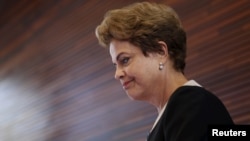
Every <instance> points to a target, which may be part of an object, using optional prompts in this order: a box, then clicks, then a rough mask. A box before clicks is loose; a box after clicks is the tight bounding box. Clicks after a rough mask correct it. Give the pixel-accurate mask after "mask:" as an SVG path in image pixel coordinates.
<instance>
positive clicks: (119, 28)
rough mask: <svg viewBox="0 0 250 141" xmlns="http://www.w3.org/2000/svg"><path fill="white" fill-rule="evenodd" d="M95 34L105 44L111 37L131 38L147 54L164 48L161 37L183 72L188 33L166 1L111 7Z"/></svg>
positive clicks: (106, 45)
mask: <svg viewBox="0 0 250 141" xmlns="http://www.w3.org/2000/svg"><path fill="white" fill-rule="evenodd" d="M96 36H97V38H98V40H99V43H100V45H102V46H104V47H108V46H109V44H110V42H111V40H112V39H116V40H122V41H129V42H130V43H132V44H134V45H135V46H137V47H139V48H140V49H141V50H142V52H143V54H144V55H145V56H147V53H150V52H158V53H160V52H162V48H161V46H160V45H159V43H158V41H164V42H165V43H166V44H167V46H168V52H169V55H170V59H171V60H172V61H173V64H174V68H175V69H176V70H177V71H181V72H182V73H184V68H185V58H186V33H185V31H184V29H183V28H182V24H181V21H180V19H179V17H178V15H177V14H176V12H175V11H174V10H173V9H172V8H171V7H169V6H167V5H164V4H157V3H150V2H141V3H134V4H131V5H129V6H126V7H123V8H121V9H114V10H110V11H108V12H107V13H106V14H105V16H104V20H103V21H102V23H101V24H100V25H99V26H97V28H96Z"/></svg>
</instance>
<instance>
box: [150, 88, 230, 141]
mask: <svg viewBox="0 0 250 141" xmlns="http://www.w3.org/2000/svg"><path fill="white" fill-rule="evenodd" d="M211 124H220V125H221V124H234V123H233V120H232V118H231V117H230V114H229V113H228V111H227V109H226V107H225V106H224V104H223V103H222V102H221V101H220V99H219V98H218V97H216V96H215V95H214V94H212V93H211V92H209V91H207V90H206V89H204V88H202V87H198V86H182V87H180V88H178V89H177V90H176V91H175V92H174V93H173V94H172V96H171V97H170V99H169V101H168V104H167V106H166V109H165V111H164V112H163V114H162V116H161V118H160V119H159V121H158V123H157V124H156V126H155V127H154V129H153V130H152V132H151V133H150V134H149V135H148V141H203V140H207V128H208V125H211Z"/></svg>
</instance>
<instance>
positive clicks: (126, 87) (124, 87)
mask: <svg viewBox="0 0 250 141" xmlns="http://www.w3.org/2000/svg"><path fill="white" fill-rule="evenodd" d="M133 80H134V79H132V80H129V81H125V82H124V83H123V84H122V86H123V89H128V88H129V84H130V82H132V81H133Z"/></svg>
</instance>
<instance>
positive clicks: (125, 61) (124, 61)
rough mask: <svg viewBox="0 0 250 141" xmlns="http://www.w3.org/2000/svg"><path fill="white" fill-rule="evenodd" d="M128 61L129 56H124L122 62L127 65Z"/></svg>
mask: <svg viewBox="0 0 250 141" xmlns="http://www.w3.org/2000/svg"><path fill="white" fill-rule="evenodd" d="M128 61H129V57H124V58H122V59H121V61H120V62H121V64H123V65H125V64H127V63H128Z"/></svg>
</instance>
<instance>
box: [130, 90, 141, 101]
mask: <svg viewBox="0 0 250 141" xmlns="http://www.w3.org/2000/svg"><path fill="white" fill-rule="evenodd" d="M127 95H128V97H129V98H130V99H131V100H136V101H145V98H144V96H143V94H142V93H140V94H138V93H128V92H127Z"/></svg>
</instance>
